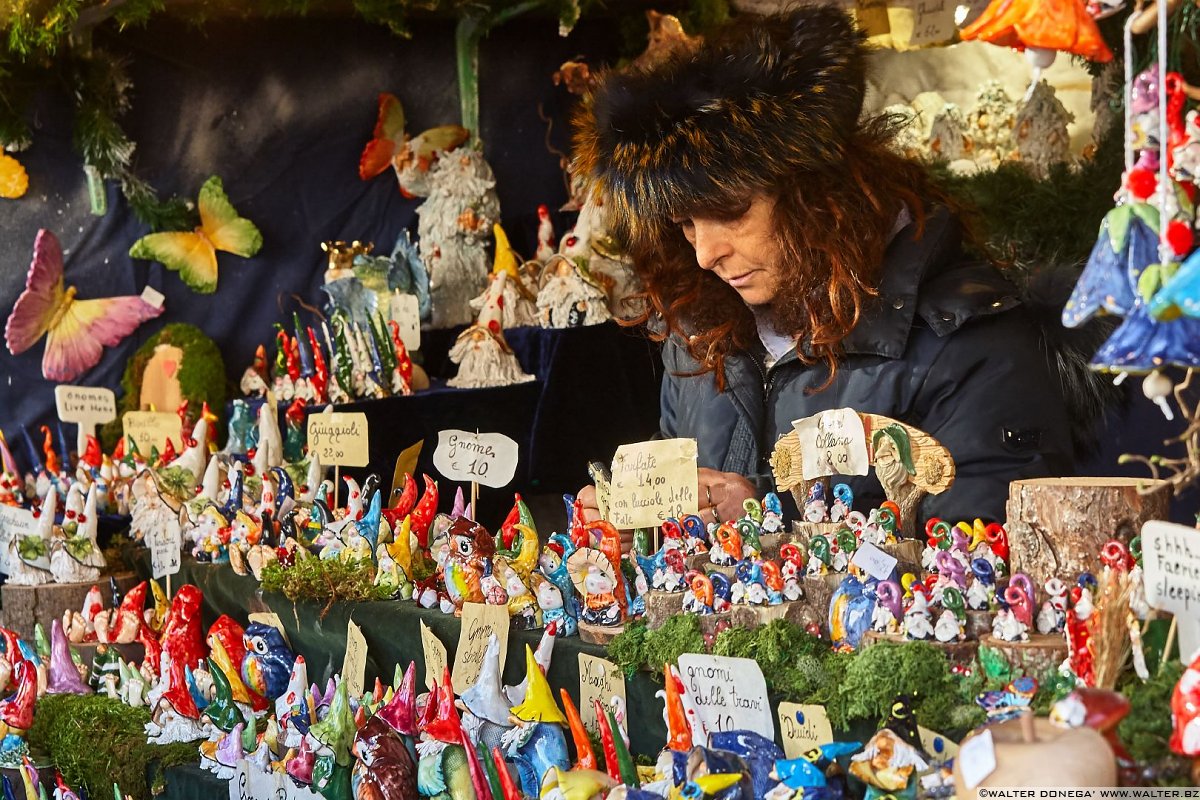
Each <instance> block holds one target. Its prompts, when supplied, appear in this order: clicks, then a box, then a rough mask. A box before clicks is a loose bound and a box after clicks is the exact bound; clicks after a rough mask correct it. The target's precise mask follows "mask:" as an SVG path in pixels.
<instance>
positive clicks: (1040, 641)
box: [979, 633, 1067, 680]
mask: <svg viewBox="0 0 1200 800" xmlns="http://www.w3.org/2000/svg"><path fill="white" fill-rule="evenodd" d="M979 644H980V646H981V647H991V648H993V649H995V650H998V651H1000V653H1001V655H1003V656H1004V657H1005V658H1006V659H1007V660H1008V663H1009V665H1010V666H1011V667H1012V671H1013V674H1014V675H1021V674H1024V675H1031V676H1033V677H1035V678H1038V679H1039V680H1040V678H1041V676H1042V675H1044V674H1046V673H1047V672H1054V671H1056V670H1057V669H1058V665H1059V664H1061V663H1062V662H1063V659H1065V658H1066V657H1067V640H1066V639H1065V638H1064V637H1063V635H1062V634H1061V633H1049V634H1046V633H1031V634H1029V641H1027V642H1006V641H1004V640H1003V639H997V638H996V637H995V636H993V635H991V634H990V633H989V634H987V635H985V636H981V637H980V638H979Z"/></svg>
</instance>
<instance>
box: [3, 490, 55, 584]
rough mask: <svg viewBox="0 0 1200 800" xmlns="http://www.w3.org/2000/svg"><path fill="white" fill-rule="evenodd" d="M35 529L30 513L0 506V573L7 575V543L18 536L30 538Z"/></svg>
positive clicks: (35, 522)
mask: <svg viewBox="0 0 1200 800" xmlns="http://www.w3.org/2000/svg"><path fill="white" fill-rule="evenodd" d="M36 529H37V520H36V519H34V516H33V512H32V511H30V510H29V509H26V508H17V507H16V506H5V505H0V572H3V573H5V574H8V571H9V563H8V543H9V542H11V541H12V540H13V539H15V538H17V537H18V536H32V535H33V532H34V530H36ZM47 566H48V565H47Z"/></svg>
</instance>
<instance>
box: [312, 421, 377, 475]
mask: <svg viewBox="0 0 1200 800" xmlns="http://www.w3.org/2000/svg"><path fill="white" fill-rule="evenodd" d="M368 444H369V442H368V437H367V415H366V414H364V413H362V412H361V411H355V412H341V411H333V412H329V413H324V414H309V415H308V452H310V453H316V454H317V458H319V459H321V463H322V464H338V465H340V466H343V467H365V466H366V465H367V464H368V462H369V461H370V450H369V448H368Z"/></svg>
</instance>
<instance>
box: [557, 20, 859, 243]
mask: <svg viewBox="0 0 1200 800" xmlns="http://www.w3.org/2000/svg"><path fill="white" fill-rule="evenodd" d="M864 53H865V45H864V43H863V37H862V34H860V33H859V32H858V31H857V30H856V29H855V27H854V24H853V23H852V21H851V20H850V18H849V17H848V16H847V15H846V14H845V13H844V12H843V11H841V10H839V9H837V8H835V7H832V6H808V7H802V8H797V9H794V10H792V11H790V12H787V13H784V14H780V15H776V16H769V17H758V16H744V17H739V18H738V19H736V20H735V21H733V22H731V23H729V24H727V25H725V26H724V27H722V28H720V29H719V30H718V31H717V32H716V33H715V34H713V35H712V36H711V37H709V38H708V39H707V41H705V43H704V44H703V45H701V46H700V47H698V48H693V49H685V50H683V51H680V52H676V53H674V54H673V55H672V56H671V57H670V58H668V59H667V60H666V61H664V62H663V63H661V64H658V65H656V66H653V67H649V68H641V69H637V68H635V69H632V70H630V71H624V72H611V73H608V74H607V75H605V76H603V78H602V79H601V81H599V83H598V85H597V86H596V88H595V89H594V90H593V91H592V93H591V94H590V95H589V96H588V97H586V98H585V99H584V102H583V104H582V107H581V109H580V111H579V112H577V114H576V118H575V160H574V164H573V172H574V173H575V174H576V175H579V176H580V177H583V178H585V179H586V180H588V181H590V182H591V183H592V184H593V187H594V188H595V189H596V190H597V191H599V193H600V195H601V197H602V199H603V200H604V202H605V203H606V204H607V205H608V206H609V212H610V215H611V218H610V221H609V222H610V225H611V226H612V228H613V230H614V232H615V233H617V234H618V235H619V236H621V237H622V238H625V239H626V240H627V241H631V240H636V239H638V238H639V237H640V236H643V235H646V234H649V233H650V232H651V231H652V229H653V227H654V223H655V222H658V223H659V224H661V222H662V220H663V219H664V218H667V217H670V216H671V215H673V214H676V213H679V212H680V211H683V210H688V209H695V208H706V207H711V206H712V205H713V204H714V203H718V202H721V201H722V200H728V199H729V198H730V197H743V196H745V195H746V194H748V193H750V192H753V191H755V190H763V189H770V188H772V187H774V186H777V185H778V184H779V183H780V182H781V181H783V180H785V179H787V178H788V177H790V176H793V175H795V174H796V173H798V172H805V171H813V170H824V169H829V168H831V167H834V166H836V165H837V164H839V163H840V161H841V156H842V152H843V150H844V148H845V146H846V141H847V138H848V137H849V135H850V134H851V133H852V132H853V130H854V129H855V127H856V124H857V121H858V117H859V115H860V113H861V112H862V105H863V95H864V92H865V85H866V78H865V65H864V60H865V59H864Z"/></svg>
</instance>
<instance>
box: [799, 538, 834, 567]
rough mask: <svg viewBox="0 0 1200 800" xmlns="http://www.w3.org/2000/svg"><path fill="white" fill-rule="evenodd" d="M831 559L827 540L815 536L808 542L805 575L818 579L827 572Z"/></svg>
mask: <svg viewBox="0 0 1200 800" xmlns="http://www.w3.org/2000/svg"><path fill="white" fill-rule="evenodd" d="M831 559H832V555H831V553H830V547H829V540H828V539H827V538H825V537H824V536H823V535H821V534H817V535H816V536H814V537H812V538H811V539H809V541H808V565H807V567H806V568H805V574H806V575H808V576H810V577H818V576H821V575H824V574H826V573H827V572H829V562H830V560H831Z"/></svg>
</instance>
